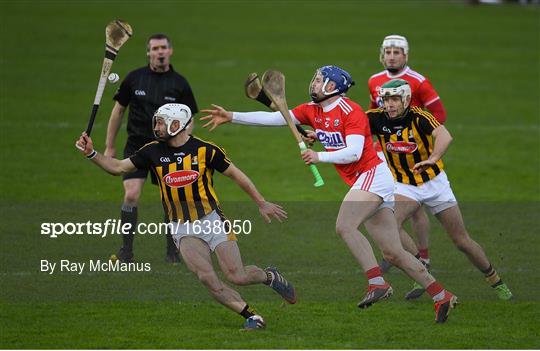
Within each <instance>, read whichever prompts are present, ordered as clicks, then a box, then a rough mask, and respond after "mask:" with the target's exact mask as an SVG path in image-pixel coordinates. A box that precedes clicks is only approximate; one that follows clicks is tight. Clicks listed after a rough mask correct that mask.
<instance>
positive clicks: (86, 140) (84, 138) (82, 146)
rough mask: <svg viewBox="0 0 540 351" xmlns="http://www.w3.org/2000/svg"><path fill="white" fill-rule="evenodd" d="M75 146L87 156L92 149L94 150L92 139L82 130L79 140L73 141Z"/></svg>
mask: <svg viewBox="0 0 540 351" xmlns="http://www.w3.org/2000/svg"><path fill="white" fill-rule="evenodd" d="M75 147H76V148H77V149H79V150H80V151H81V152H82V153H83V154H84V156H88V155H90V154H91V153H92V151H94V142H93V141H92V138H90V137H89V136H88V134H86V132H82V134H81V137H80V138H79V140H77V141H76V142H75Z"/></svg>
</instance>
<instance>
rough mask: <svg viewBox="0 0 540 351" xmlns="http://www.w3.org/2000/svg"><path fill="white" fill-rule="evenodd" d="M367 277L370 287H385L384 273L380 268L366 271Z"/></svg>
mask: <svg viewBox="0 0 540 351" xmlns="http://www.w3.org/2000/svg"><path fill="white" fill-rule="evenodd" d="M366 277H367V279H368V282H369V284H370V285H383V284H384V278H383V277H382V272H381V269H380V268H379V266H375V267H373V268H371V269H368V270H367V271H366Z"/></svg>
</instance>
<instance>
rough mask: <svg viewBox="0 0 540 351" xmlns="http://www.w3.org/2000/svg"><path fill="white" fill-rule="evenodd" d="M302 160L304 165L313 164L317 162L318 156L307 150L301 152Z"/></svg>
mask: <svg viewBox="0 0 540 351" xmlns="http://www.w3.org/2000/svg"><path fill="white" fill-rule="evenodd" d="M302 160H304V162H305V163H306V165H310V164H314V163H318V162H319V155H317V152H315V151H313V150H311V149H307V150H304V151H302Z"/></svg>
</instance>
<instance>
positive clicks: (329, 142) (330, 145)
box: [315, 129, 345, 149]
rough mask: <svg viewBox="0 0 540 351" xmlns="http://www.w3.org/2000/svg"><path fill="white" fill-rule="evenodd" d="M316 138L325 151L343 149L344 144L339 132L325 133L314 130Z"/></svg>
mask: <svg viewBox="0 0 540 351" xmlns="http://www.w3.org/2000/svg"><path fill="white" fill-rule="evenodd" d="M315 131H316V133H317V138H318V139H319V141H320V142H321V144H323V146H324V147H325V148H326V149H341V148H344V147H345V142H344V141H343V137H342V136H341V133H340V132H327V131H324V130H320V129H316V130H315Z"/></svg>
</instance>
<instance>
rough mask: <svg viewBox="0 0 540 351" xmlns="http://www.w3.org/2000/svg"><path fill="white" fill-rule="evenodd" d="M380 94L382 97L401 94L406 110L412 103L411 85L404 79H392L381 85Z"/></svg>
mask: <svg viewBox="0 0 540 351" xmlns="http://www.w3.org/2000/svg"><path fill="white" fill-rule="evenodd" d="M379 96H380V97H381V98H384V97H385V96H400V97H401V102H402V103H403V108H404V109H405V110H406V109H407V107H409V105H410V103H411V98H412V93H411V86H410V85H409V83H408V82H407V81H406V80H404V79H392V80H390V81H388V82H386V83H384V84H383V85H382V86H381V88H380V89H379Z"/></svg>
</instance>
